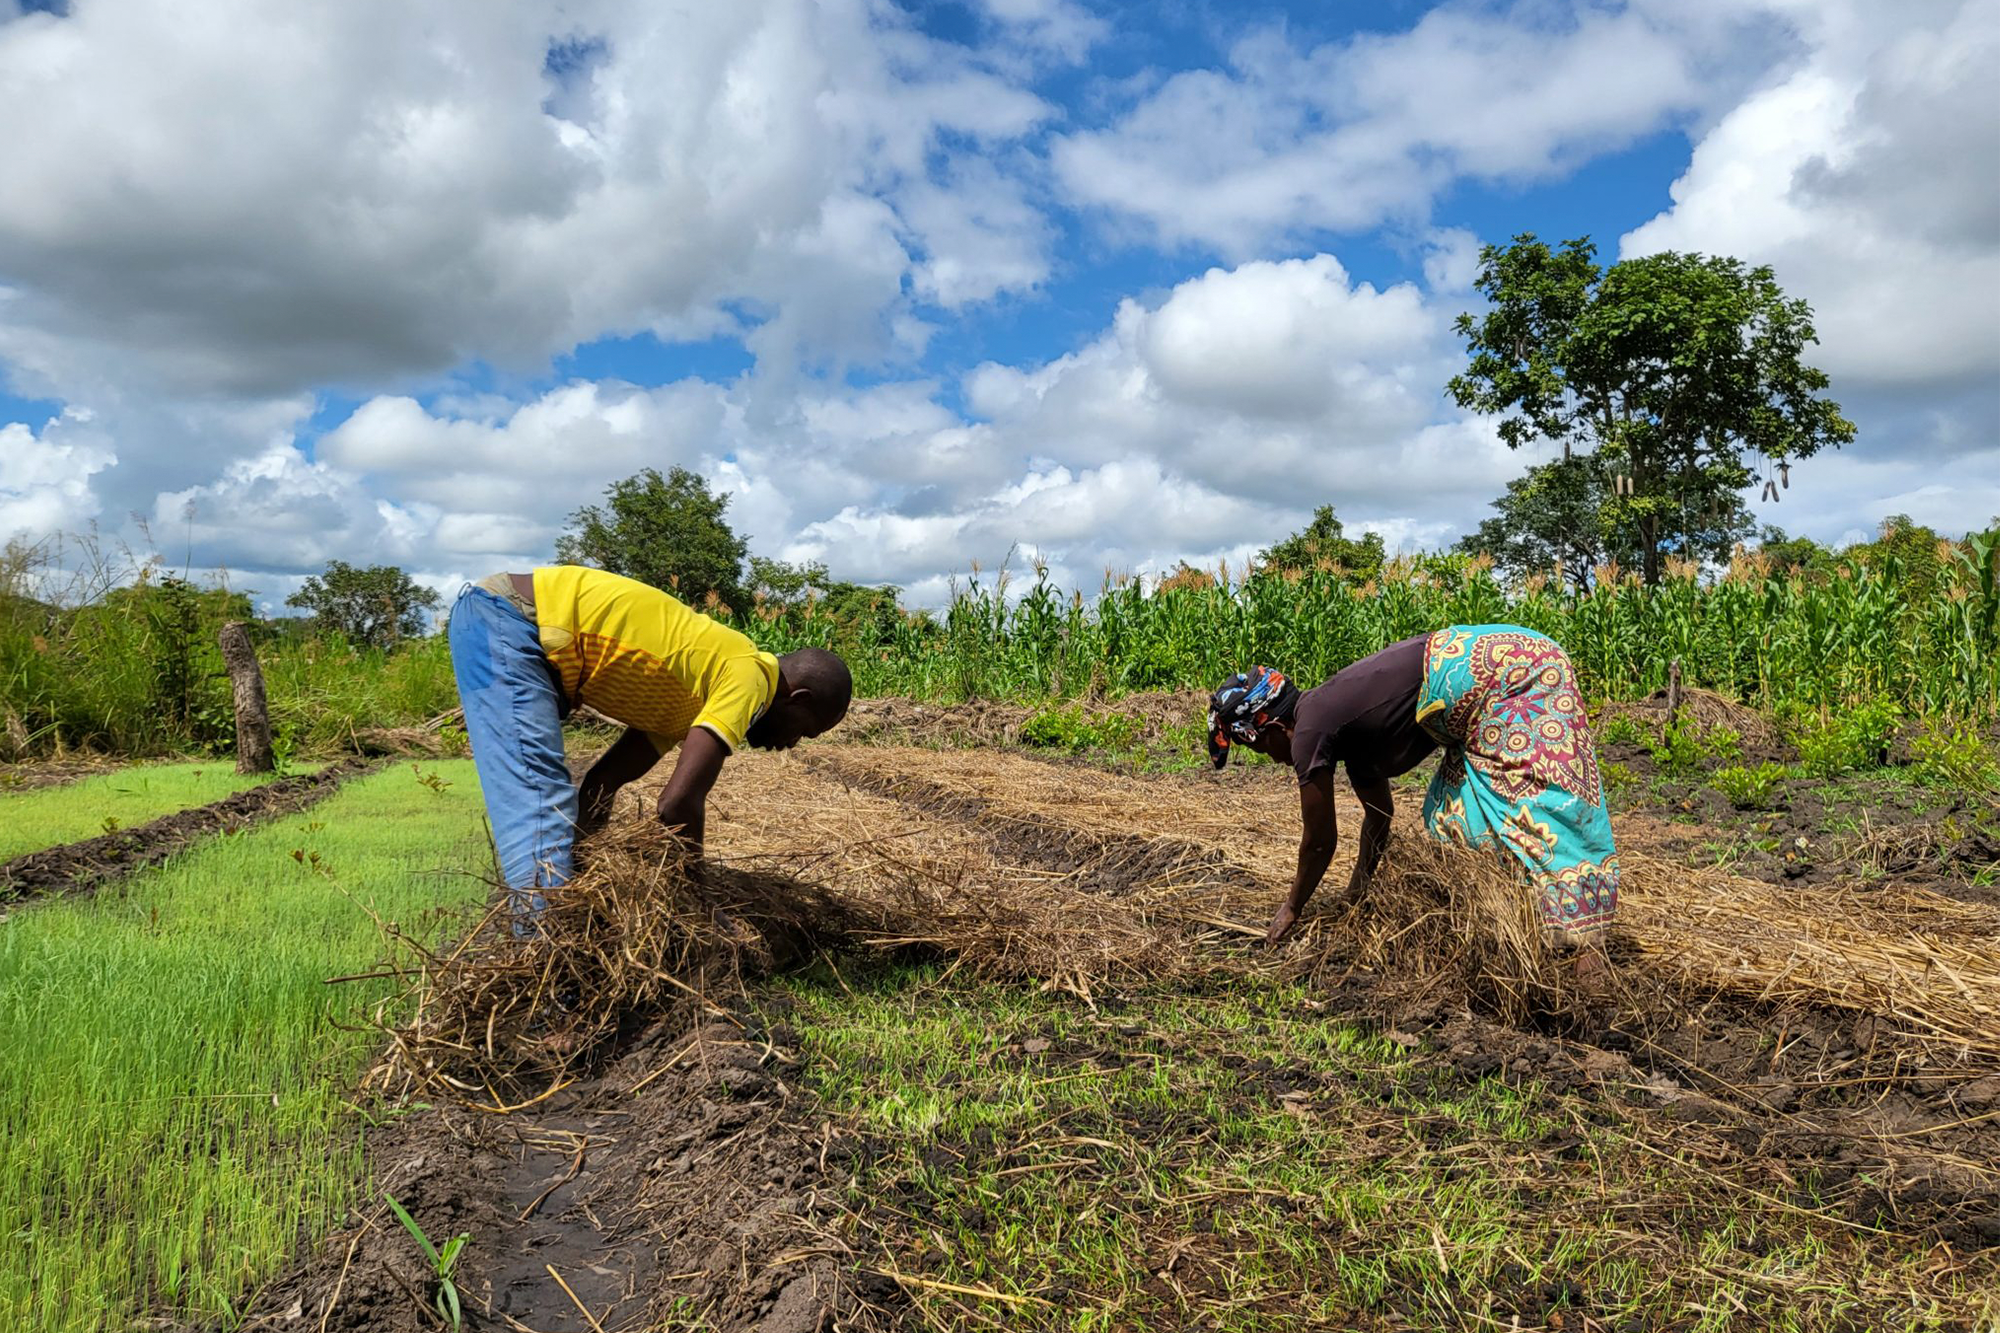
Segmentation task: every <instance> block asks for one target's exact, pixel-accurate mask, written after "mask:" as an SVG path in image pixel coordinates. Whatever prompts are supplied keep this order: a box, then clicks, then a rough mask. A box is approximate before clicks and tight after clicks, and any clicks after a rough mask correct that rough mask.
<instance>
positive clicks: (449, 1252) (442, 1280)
mask: <svg viewBox="0 0 2000 1333" xmlns="http://www.w3.org/2000/svg"><path fill="white" fill-rule="evenodd" d="M382 1199H383V1202H385V1203H387V1204H388V1205H389V1211H390V1212H392V1213H394V1214H395V1215H396V1220H397V1221H398V1222H401V1223H402V1224H403V1230H405V1231H407V1232H409V1233H410V1235H411V1236H412V1237H413V1238H414V1239H415V1240H416V1242H417V1247H418V1248H419V1249H421V1250H422V1251H423V1252H424V1258H426V1259H428V1260H429V1261H430V1265H431V1277H432V1279H433V1280H434V1281H435V1282H436V1283H437V1295H436V1296H435V1297H433V1298H432V1308H434V1309H435V1310H436V1311H437V1312H438V1318H440V1319H442V1320H444V1322H445V1323H446V1324H447V1325H449V1326H450V1327H451V1329H452V1333H458V1330H459V1329H460V1328H462V1327H463V1326H464V1323H465V1315H464V1311H463V1310H462V1309H461V1308H460V1306H459V1301H458V1284H457V1283H455V1282H453V1281H452V1274H453V1273H454V1272H455V1271H456V1270H457V1268H458V1252H459V1251H460V1250H462V1249H464V1248H465V1243H466V1242H467V1241H469V1240H471V1239H472V1235H471V1233H470V1232H465V1231H461V1232H459V1233H458V1234H457V1235H456V1236H453V1237H452V1238H451V1239H450V1240H448V1241H446V1242H445V1243H444V1249H442V1250H440V1249H438V1247H437V1246H435V1245H433V1244H431V1238H430V1237H429V1236H426V1235H425V1234H424V1229H423V1228H422V1227H420V1226H418V1225H417V1219H416V1218H414V1217H411V1216H410V1210H409V1209H407V1208H405V1207H403V1205H402V1203H401V1202H399V1201H398V1200H397V1198H396V1196H395V1195H393V1194H384V1195H383V1196H382Z"/></svg>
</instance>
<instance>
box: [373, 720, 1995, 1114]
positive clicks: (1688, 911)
mask: <svg viewBox="0 0 2000 1333" xmlns="http://www.w3.org/2000/svg"><path fill="white" fill-rule="evenodd" d="M731 769H732V772H731V774H730V781H729V782H728V783H727V785H726V787H725V788H724V790H723V791H722V792H720V793H719V794H718V796H717V798H716V800H715V804H714V808H713V810H712V813H711V817H710V825H709V839H710V843H711V845H712V847H713V849H714V851H713V852H712V854H711V856H710V858H709V862H708V865H707V868H706V869H705V870H704V871H703V873H702V874H701V875H700V876H698V877H691V876H690V875H688V873H687V872H686V869H685V867H684V866H683V865H682V863H681V861H680V860H679V858H678V856H677V854H676V851H675V847H674V844H673V843H672V842H671V841H670V840H669V839H667V838H666V836H665V835H664V834H663V833H662V832H661V831H660V830H659V828H658V827H657V825H654V824H652V823H651V822H650V821H648V820H646V819H644V818H643V817H642V816H641V815H640V814H639V813H638V812H637V808H636V805H635V807H634V809H633V813H631V814H630V815H628V816H627V817H626V818H625V819H623V820H621V821H620V822H618V823H617V824H615V825H614V827H613V828H612V829H611V830H609V831H608V832H607V833H606V834H603V835H600V836H599V837H598V838H596V839H594V840H593V841H591V842H588V843H586V844H585V846H584V848H583V853H584V857H583V870H582V873H581V874H580V875H579V877H578V879H577V880H575V881H574V882H573V883H572V884H571V885H570V886H568V887H567V888H566V889H565V890H564V891H563V892H562V893H560V894H558V895H556V898H555V903H556V905H555V906H554V908H552V910H551V912H550V914H549V915H548V917H547V918H546V921H545V923H544V930H543V934H542V936H541V938H539V939H537V940H534V941H530V942H527V943H525V944H523V943H519V942H516V941H514V940H512V939H511V938H508V937H507V936H506V934H505V932H504V931H503V930H501V929H500V928H499V926H498V923H489V925H488V926H487V927H486V929H484V930H483V931H482V932H480V933H479V934H478V935H476V936H475V937H474V938H472V939H471V940H469V941H468V942H466V943H464V944H462V945H460V946H458V947H456V948H454V949H453V950H451V951H448V952H445V953H431V952H427V951H423V950H414V956H413V958H412V959H411V961H410V963H409V964H408V966H407V967H406V969H405V974H406V975H407V976H408V977H409V979H410V986H409V991H410V993H412V994H413V995H414V997H415V998H416V999H417V1000H418V1001H419V1002H420V1004H419V1007H418V1009H417V1011H416V1012H417V1017H416V1019H415V1020H414V1021H413V1022H411V1023H409V1024H408V1025H406V1026H404V1027H402V1028H400V1029H397V1030H396V1031H395V1032H393V1033H392V1040H391V1044H390V1047H389V1057H388V1059H387V1061H386V1062H385V1064H384V1065H383V1066H382V1068H381V1069H380V1070H379V1071H378V1073H379V1075H380V1076H381V1077H382V1078H384V1079H402V1080H410V1081H414V1082H416V1083H419V1084H424V1085H427V1086H429V1087H431V1088H432V1089H433V1090H439V1091H441V1090H445V1089H449V1090H451V1091H454V1092H456V1093H458V1094H459V1095H461V1096H463V1097H466V1098H467V1099H469V1100H475V1101H479V1102H481V1103H483V1104H488V1105H494V1106H504V1105H507V1104H508V1100H507V1099H509V1098H519V1097H521V1096H523V1095H532V1092H529V1093H525V1094H524V1092H523V1089H522V1086H521V1080H522V1079H524V1078H525V1079H528V1080H529V1083H530V1087H531V1088H532V1087H540V1088H546V1087H547V1086H550V1085H552V1083H553V1082H555V1081H557V1080H559V1079H560V1078H561V1077H562V1076H563V1073H564V1070H565V1069H566V1068H567V1067H568V1066H569V1065H570V1063H571V1062H573V1061H574V1060H575V1059H576V1058H577V1057H578V1056H579V1055H580V1054H583V1053H587V1052H589V1051H590V1050H592V1049H594V1048H596V1047H597V1046H599V1045H600V1044H602V1043H603V1042H605V1041H606V1040H608V1039H609V1038H611V1037H612V1036H614V1035H615V1034H616V1033H617V1031H618V1030H619V1025H620V1024H621V1023H622V1022H625V1021H627V1020H628V1019H629V1018H630V1017H631V1016H632V1015H634V1014H636V1013H644V1012H648V1011H653V1010H657V1009H659V1008H661V1007H664V1006H666V1005H669V1004H672V1003H676V1002H685V1003H692V1004H705V1003H707V1002H708V1001H707V998H706V997H707V996H708V995H709V994H711V993H713V992H714V991H715V990H717V989H718V988H729V987H734V986H735V985H737V984H739V981H740V978H741V977H742V975H743V974H744V973H745V972H747V971H757V970H761V969H764V968H768V967H770V966H772V965H774V964H777V963H781V962H783V961H785V960H787V959H789V958H793V957H797V956H801V955H804V954H809V953H811V952H812V951H814V950H816V949H821V948H830V947H833V946H835V945H840V946H845V947H872V948H878V949H898V948H910V947H916V948H922V949H927V950H930V951H934V952H936V953H938V954H940V955H942V956H945V957H948V958H949V959H950V960H952V962H953V965H954V966H957V967H960V968H963V969H966V970H968V971H970V972H971V973H974V974H976V975H983V976H992V977H1006V978H1014V979H1031V980H1035V981H1039V982H1041V983H1043V984H1045V985H1049V986H1052V987H1057V988H1061V989H1064V990H1067V991H1071V992H1073V993H1076V994H1078V995H1080V996H1083V997H1085V998H1089V997H1091V996H1092V995H1093V994H1095V993H1097V992H1098V991H1100V990H1102V989H1103V988H1104V987H1105V986H1106V985H1107V983H1110V984H1120V985H1127V984H1136V983H1144V982H1148V981H1154V980H1169V979H1179V978H1191V977H1196V976H1201V975H1205V974H1213V973H1217V972H1225V973H1227V972H1237V973H1240V972H1243V971H1246V970H1296V969H1298V968H1301V967H1309V966H1314V965H1319V964H1322V963H1323V962H1324V960H1325V958H1326V957H1327V956H1329V954H1332V955H1337V956H1340V957H1345V958H1348V959H1351V960H1353V961H1357V962H1360V963H1363V964H1367V965H1371V966H1373V967H1374V968H1376V969H1377V970H1378V971H1380V970H1385V969H1388V970H1393V972H1394V973H1395V975H1397V976H1399V977H1401V978H1405V979H1407V980H1409V981H1410V982H1412V983H1413V984H1431V983H1435V982H1437V981H1439V980H1444V981H1446V982H1448V983H1450V985H1451V986H1452V987H1453V989H1454V993H1462V994H1464V995H1465V996H1466V997H1467V998H1469V999H1471V1000H1472V1001H1474V1002H1475V1003H1477V1004H1478V1005H1479V1006H1480V1007H1482V1008H1484V1009H1486V1010H1488V1011H1489V1012H1492V1013H1494V1014H1496V1015H1499V1016H1502V1017H1505V1018H1508V1019H1510V1020H1513V1021H1522V1020H1525V1019H1529V1018H1532V1017H1537V1016H1547V1015H1557V1016H1560V1015H1563V1014H1565V1013H1567V1012H1568V1011H1569V1010H1570V1008H1571V1006H1572V1005H1573V1003H1574V1002H1575V999H1576V997H1575V995H1574V993H1573V992H1572V991H1571V990H1569V989H1568V988H1566V986H1565V983H1564V978H1565V977H1566V976H1567V968H1566V967H1565V966H1564V965H1563V964H1564V960H1563V959H1561V958H1558V957H1556V956H1555V955H1554V954H1552V953H1551V952H1550V950H1549V948H1548V946H1547V945H1546V943H1545V942H1544V940H1543V937H1542V933H1541V931H1540V929H1539V927H1538V924H1537V922H1536V921H1535V918H1534V914H1533V912H1532V908H1531V904H1530V901H1529V899H1528V896H1527V895H1526V894H1525V893H1524V892H1523V891H1522V890H1521V889H1520V887H1519V884H1518V882H1517V881H1516V880H1515V879H1514V878H1513V876H1511V875H1510V874H1508V873H1507V872H1506V870H1505V869H1504V868H1503V867H1502V866H1501V864H1500V863H1499V861H1498V860H1497V859H1495V858H1493V857H1491V856H1488V855H1486V854H1483V853H1477V852H1470V851H1467V850H1465V849H1462V848H1452V847H1445V846H1441V845H1438V844H1436V843H1433V842H1431V841H1429V840H1428V839H1427V838H1425V837H1424V836H1423V835H1422V833H1421V832H1420V830H1419V829H1418V828H1417V826H1416V824H1415V821H1414V820H1412V819H1411V818H1410V817H1409V815H1408V813H1407V812H1405V813H1404V814H1402V815H1399V817H1398V824H1397V831H1396V835H1395V839H1394V843H1393V845H1392V847H1391V850H1390V855H1389V858H1388V861H1387V862H1386V863H1385V865H1384V867H1383V869H1382V871H1381V872H1380V873H1379V874H1378V876H1377V878H1376V882H1375V884H1374V885H1373V887H1372V888H1371V890H1370V892H1369V893H1368V894H1367V896H1366V899H1365V901H1363V902H1361V903H1355V904H1343V903H1341V902H1340V901H1339V896H1338V891H1339V889H1340V887H1341V885H1342V884H1343V883H1344V881H1345V879H1346V877H1347V874H1348V871H1349V870H1350V869H1351V866H1352V860H1351V857H1352V851H1351V845H1352V841H1353V840H1352V839H1351V838H1349V839H1346V840H1344V841H1343V843H1342V849H1341V855H1340V857H1339V858H1338V859H1337V861H1336V864H1335V866H1334V867H1333V869H1332V870H1331V871H1330V872H1329V876H1328V885H1329V887H1328V888H1327V890H1325V891H1324V892H1325V894H1326V895H1327V896H1326V897H1325V899H1324V900H1323V901H1322V902H1321V903H1319V904H1316V910H1315V911H1314V912H1312V913H1311V914H1309V915H1308V917H1307V919H1306V921H1305V922H1304V923H1303V927H1302V929H1301V931H1300V933H1299V936H1298V938H1299V940H1300V943H1299V944H1298V945H1295V946H1292V947H1290V948H1287V949H1283V950H1280V951H1277V952H1276V953H1275V954H1265V953H1262V952H1261V951H1254V950H1247V949H1245V948H1244V947H1242V946H1244V945H1246V944H1248V943H1250V942H1251V941H1252V940H1253V939H1254V938H1255V937H1257V936H1261V934H1262V923H1263V922H1264V921H1265V920H1266V919H1267V918H1268V915H1269V913H1270V912H1271V911H1272V910H1273V909H1274V908H1275V906H1276V904H1277V901H1278V897H1279V895H1280V894H1281V892H1282V890H1283V887H1284V885H1285V884H1286V882H1287V881H1288V879H1289V875H1290V870H1291V864H1292V859H1293V855H1294V847H1295V845H1296V842H1295V838H1296V835H1295V832H1294V830H1295V828H1296V823H1295V820H1296V816H1295V813H1294V809H1293V805H1292V802H1293V800H1294V799H1295V798H1294V797H1293V795H1292V791H1291V788H1290V786H1289V784H1286V783H1283V782H1280V781H1276V780H1272V779H1271V775H1270V774H1269V773H1268V772H1258V771H1256V770H1250V771H1248V772H1240V773H1228V774H1223V775H1218V776H1217V777H1216V778H1215V779H1213V780H1209V779H1197V780H1188V779H1186V778H1180V779H1146V778H1133V777H1124V776H1119V775H1113V774H1108V773H1105V772H1103V771H1100V770H1095V769H1089V768H1085V767H1082V766H1065V765H1052V764H1048V763H1044V762H1041V761H1038V760H1034V759H1029V758H1025V757H1022V756H1018V755H1014V754H1009V753H1004V752H994V751H958V752H954V751H944V752H940V751H934V750H897V749H889V748H875V747H835V746H824V747H816V748H815V749H814V750H812V751H810V752H809V753H808V755H807V756H806V757H804V758H802V759H800V758H781V757H773V756H764V755H744V756H739V757H738V758H737V759H736V760H734V761H732V763H731ZM1358 817H1359V811H1358V809H1357V808H1355V807H1354V806H1352V804H1351V803H1348V804H1344V805H1343V808H1342V810H1341V819H1342V825H1343V828H1345V829H1347V830H1349V831H1350V832H1351V831H1352V830H1354V829H1355V828H1357V827H1358V824H1357V820H1358ZM1621 859H1622V860H1623V863H1624V869H1625V881H1624V902H1623V906H1622V909H1621V912H1620V916H1619V919H1618V923H1617V926H1616V928H1615V930H1614V938H1613V948H1614V951H1615V952H1616V953H1618V954H1619V955H1620V956H1621V957H1623V958H1624V959H1625V960H1626V961H1625V962H1624V964H1623V965H1622V967H1621V970H1622V971H1624V972H1626V973H1627V975H1628V976H1633V977H1634V978H1635V980H1637V981H1639V982H1644V983H1657V984H1642V985H1637V986H1635V987H1634V988H1633V993H1638V992H1641V991H1643V992H1645V993H1646V994H1647V995H1649V996H1650V997H1652V998H1651V999H1650V1000H1649V1001H1648V1002H1649V1003H1657V1002H1658V997H1659V996H1660V995H1661V994H1663V993H1666V992H1668V991H1679V992H1687V991H1690V990H1693V991H1698V992H1701V993H1703V994H1714V993H1717V992H1724V993H1730V994H1736V995H1742V996H1747V997H1750V998H1753V999H1758V1000H1768V1001H1797V1002H1806V1003H1811V1004H1817V1005H1823V1006H1834V1007H1838V1008H1843V1009H1849V1010H1854V1011H1857V1012H1862V1013H1868V1014H1874V1015H1878V1016H1882V1017H1885V1018H1887V1019H1889V1020H1891V1022H1893V1023H1894V1024H1895V1025H1896V1026H1897V1027H1898V1028H1900V1029H1901V1030H1902V1031H1903V1032H1904V1033H1905V1034H1907V1035H1908V1036H1909V1037H1910V1038H1913V1039H1916V1040H1920V1041H1923V1042H1925V1043H1928V1044H1931V1045H1933V1046H1937V1047H1941V1048H1943V1050H1944V1053H1946V1054H1949V1055H1951V1056H1953V1057H1955V1058H1958V1059H1961V1060H1965V1061H1969V1062H1976V1063H1982V1064H1995V1063H2000V1037H1996V1035H1995V1034H1996V1033H2000V1023H1996V1019H2000V966H1996V963H1995V962H1994V961H1993V960H1994V959H1995V958H1996V957H2000V954H1996V953H1995V948H1994V946H1995V944H1996V941H2000V920H1996V914H1995V913H1993V912H1992V911H1990V910H1988V909H1984V908H1978V907H1973V906H1970V905H1967V904H1962V903H1957V902H1954V901H1952V900H1950V899H1945V898H1941V897H1939V896H1937V895H1934V894H1928V893H1923V892H1921V891H1917V890H1892V889H1877V890H1870V891H1867V892H1866V893H1862V892H1858V891H1856V892H1848V893H1826V892H1821V891H1815V892H1814V893H1812V894H1810V895H1808V894H1804V893H1800V892H1797V891H1792V890H1787V889H1782V888H1778V887H1775V886H1772V885H1768V884H1764V883H1761V882H1758V881H1753V880H1745V879H1742V878H1739V877H1736V876H1732V875H1728V874H1725V873H1723V872H1720V871H1716V870H1694V869H1689V868H1686V867H1684V866H1680V865H1676V864H1674V863H1673V862H1671V861H1668V860H1666V859H1663V858H1661V857H1657V856H1654V855H1652V854H1650V853H1648V852H1647V851H1646V850H1644V848H1643V847H1638V846H1632V845H1627V846H1625V847H1624V848H1622V850H1621ZM1628 998H1629V997H1628ZM552 1001H554V1002H556V1003H554V1004H552V1003H551V1002H552ZM385 1012H388V1011H387V1010H385Z"/></svg>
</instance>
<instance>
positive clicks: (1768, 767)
mask: <svg viewBox="0 0 2000 1333" xmlns="http://www.w3.org/2000/svg"><path fill="white" fill-rule="evenodd" d="M1789 773H1790V770H1788V769H1787V768H1786V767H1785V766H1784V765H1783V764H1772V763H1763V764H1759V765H1757V766H1756V767H1755V768H1746V767H1744V766H1743V765H1741V764H1732V765H1730V766H1729V767H1727V768H1718V769H1716V770H1715V772H1714V773H1713V774H1712V775H1710V777H1709V781H1710V782H1711V783H1713V784H1714V786H1715V789H1716V790H1717V791H1719V792H1721V793H1722V794H1723V795H1724V796H1727V797H1728V798H1729V803H1730V804H1731V805H1733V806H1735V807H1736V808H1737V809H1739V810H1768V809H1770V808H1771V796H1772V793H1773V792H1775V791H1776V790H1777V787H1778V783H1779V782H1780V781H1782V780H1783V779H1784V778H1786V777H1787V776H1789Z"/></svg>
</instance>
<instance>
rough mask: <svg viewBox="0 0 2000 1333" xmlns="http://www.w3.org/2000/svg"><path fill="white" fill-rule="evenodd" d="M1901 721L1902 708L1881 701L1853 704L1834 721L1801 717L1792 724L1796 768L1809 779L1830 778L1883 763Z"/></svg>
mask: <svg viewBox="0 0 2000 1333" xmlns="http://www.w3.org/2000/svg"><path fill="white" fill-rule="evenodd" d="M1902 719H1903V709H1902V706H1901V705H1900V704H1898V703H1896V701H1895V700H1893V699H1883V698H1877V699H1871V700H1869V701H1867V702H1865V703H1861V704H1857V705H1855V706H1854V707H1853V708H1850V709H1849V710H1848V711H1847V712H1846V713H1845V714H1844V715H1842V716H1841V717H1839V718H1838V719H1834V718H1824V717H1816V716H1814V715H1813V714H1810V713H1806V714H1802V715H1800V716H1799V718H1798V719H1797V721H1796V722H1795V723H1794V724H1793V726H1794V730H1793V743H1794V744H1795V745H1797V746H1798V750H1799V766H1800V767H1801V768H1802V769H1804V770H1805V771H1806V772H1807V773H1808V774H1810V775H1811V776H1813V777H1816V778H1831V777H1838V776H1839V775H1840V774H1842V773H1849V772H1852V771H1853V770H1855V769H1857V768H1875V767H1878V766H1880V765H1882V764H1884V763H1887V762H1888V759H1889V742H1890V740H1891V738H1893V737H1894V736H1895V734H1896V728H1897V726H1898V725H1899V724H1900V723H1901V722H1902Z"/></svg>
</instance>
